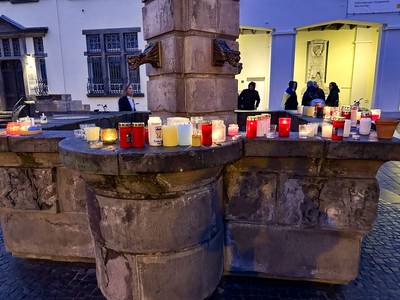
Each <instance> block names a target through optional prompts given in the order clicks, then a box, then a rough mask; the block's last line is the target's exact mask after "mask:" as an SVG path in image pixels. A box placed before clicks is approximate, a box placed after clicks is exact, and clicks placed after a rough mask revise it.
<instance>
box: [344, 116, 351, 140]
mask: <svg viewBox="0 0 400 300" xmlns="http://www.w3.org/2000/svg"><path fill="white" fill-rule="evenodd" d="M350 131H351V120H345V121H344V129H343V137H345V138H348V137H349V136H350Z"/></svg>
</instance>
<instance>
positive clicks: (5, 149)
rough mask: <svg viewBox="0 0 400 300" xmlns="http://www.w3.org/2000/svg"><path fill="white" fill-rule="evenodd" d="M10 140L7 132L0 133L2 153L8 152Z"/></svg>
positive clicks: (0, 150) (0, 149)
mask: <svg viewBox="0 0 400 300" xmlns="http://www.w3.org/2000/svg"><path fill="white" fill-rule="evenodd" d="M8 151H9V149H8V139H7V136H6V135H5V131H0V152H8Z"/></svg>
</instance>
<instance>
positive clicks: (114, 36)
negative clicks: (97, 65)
mask: <svg viewBox="0 0 400 300" xmlns="http://www.w3.org/2000/svg"><path fill="white" fill-rule="evenodd" d="M104 42H105V44H106V51H107V52H119V51H121V42H120V40H119V34H118V33H111V34H106V35H104Z"/></svg>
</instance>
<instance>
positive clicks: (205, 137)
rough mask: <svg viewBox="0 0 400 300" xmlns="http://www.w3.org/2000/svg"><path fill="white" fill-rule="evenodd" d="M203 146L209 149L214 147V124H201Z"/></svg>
mask: <svg viewBox="0 0 400 300" xmlns="http://www.w3.org/2000/svg"><path fill="white" fill-rule="evenodd" d="M201 144H202V145H203V146H207V147H209V146H211V145H212V122H203V123H202V124H201Z"/></svg>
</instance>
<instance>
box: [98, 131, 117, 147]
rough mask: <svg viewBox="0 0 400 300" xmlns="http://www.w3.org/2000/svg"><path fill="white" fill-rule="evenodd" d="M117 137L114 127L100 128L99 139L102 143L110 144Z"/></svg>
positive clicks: (113, 142)
mask: <svg viewBox="0 0 400 300" xmlns="http://www.w3.org/2000/svg"><path fill="white" fill-rule="evenodd" d="M117 139H118V133H117V130H116V129H115V128H105V129H102V130H101V141H102V142H103V144H108V145H112V144H115V142H116V141H117Z"/></svg>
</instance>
